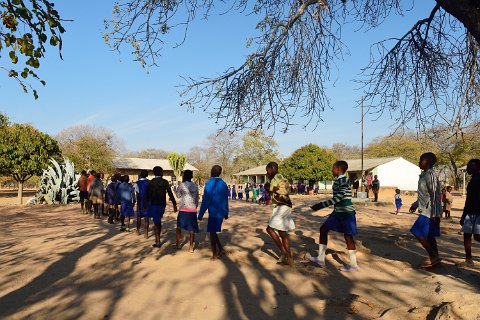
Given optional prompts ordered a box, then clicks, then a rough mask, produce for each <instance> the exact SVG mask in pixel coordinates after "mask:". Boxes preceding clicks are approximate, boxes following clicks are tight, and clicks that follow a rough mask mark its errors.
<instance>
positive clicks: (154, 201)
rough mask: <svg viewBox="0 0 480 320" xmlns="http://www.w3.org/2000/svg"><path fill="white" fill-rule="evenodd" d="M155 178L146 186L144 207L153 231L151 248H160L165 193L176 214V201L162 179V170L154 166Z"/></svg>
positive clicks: (168, 186)
mask: <svg viewBox="0 0 480 320" xmlns="http://www.w3.org/2000/svg"><path fill="white" fill-rule="evenodd" d="M153 174H154V175H155V178H153V179H152V180H150V181H149V183H148V185H147V194H146V201H145V205H146V206H147V215H148V217H151V218H152V220H153V223H154V229H155V243H154V244H153V245H152V247H155V248H160V246H161V245H160V235H161V234H162V218H163V214H164V213H165V208H166V207H167V193H168V197H169V198H170V201H171V202H172V205H173V211H174V212H177V201H176V200H175V197H174V196H173V192H172V188H171V187H170V184H169V183H168V181H167V180H165V179H164V178H163V168H162V167H159V166H156V167H154V168H153Z"/></svg>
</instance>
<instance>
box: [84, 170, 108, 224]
mask: <svg viewBox="0 0 480 320" xmlns="http://www.w3.org/2000/svg"><path fill="white" fill-rule="evenodd" d="M88 192H89V199H90V201H91V202H92V205H93V215H94V218H95V219H101V218H102V216H101V212H100V207H101V206H102V205H103V201H104V198H105V188H104V186H103V182H102V179H100V173H96V174H95V179H94V180H93V181H92V183H91V184H90V190H89V191H88Z"/></svg>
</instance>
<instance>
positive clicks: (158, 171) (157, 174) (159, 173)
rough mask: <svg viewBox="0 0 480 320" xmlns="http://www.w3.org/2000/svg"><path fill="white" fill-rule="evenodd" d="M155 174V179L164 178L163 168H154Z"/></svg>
mask: <svg viewBox="0 0 480 320" xmlns="http://www.w3.org/2000/svg"><path fill="white" fill-rule="evenodd" d="M153 174H154V175H155V177H162V176H163V168H162V167H160V166H155V167H153Z"/></svg>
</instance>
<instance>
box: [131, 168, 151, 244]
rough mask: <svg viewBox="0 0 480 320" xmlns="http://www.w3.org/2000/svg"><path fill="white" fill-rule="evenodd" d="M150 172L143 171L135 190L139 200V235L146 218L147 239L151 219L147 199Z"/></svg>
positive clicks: (146, 237)
mask: <svg viewBox="0 0 480 320" xmlns="http://www.w3.org/2000/svg"><path fill="white" fill-rule="evenodd" d="M147 177H148V171H147V170H142V171H140V174H139V176H138V178H139V179H138V181H137V183H135V185H134V186H133V188H134V189H135V196H136V198H137V235H140V227H141V225H142V218H145V239H148V227H149V224H150V219H149V218H148V217H147V206H146V204H145V198H146V194H147V185H148V179H147Z"/></svg>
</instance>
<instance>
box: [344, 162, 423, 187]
mask: <svg viewBox="0 0 480 320" xmlns="http://www.w3.org/2000/svg"><path fill="white" fill-rule="evenodd" d="M346 161H347V163H348V172H349V174H350V176H353V175H356V176H357V177H359V178H361V171H362V162H361V159H354V160H346ZM363 171H368V172H372V173H373V175H378V180H380V186H381V187H391V188H399V189H400V190H402V191H416V190H417V186H418V177H419V175H420V173H421V170H420V168H419V167H418V166H417V165H415V164H413V163H411V162H410V161H407V160H405V159H403V158H402V157H390V158H372V159H363Z"/></svg>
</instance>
